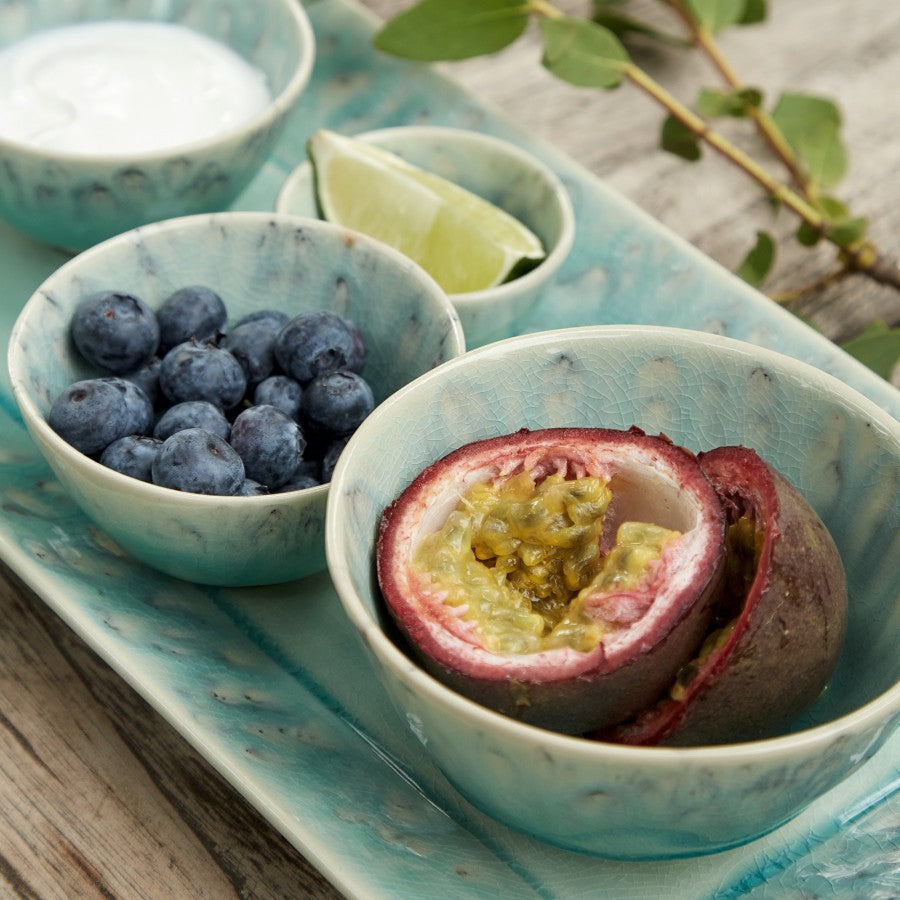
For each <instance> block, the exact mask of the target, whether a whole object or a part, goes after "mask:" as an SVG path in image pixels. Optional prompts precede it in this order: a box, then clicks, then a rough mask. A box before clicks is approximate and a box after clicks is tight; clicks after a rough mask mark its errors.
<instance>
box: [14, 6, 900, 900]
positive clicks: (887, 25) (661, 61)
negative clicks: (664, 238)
mask: <svg viewBox="0 0 900 900" xmlns="http://www.w3.org/2000/svg"><path fill="white" fill-rule="evenodd" d="M642 2H643V0H642ZM364 5H365V6H367V7H369V8H370V9H371V10H373V11H374V12H376V13H378V14H380V15H382V16H387V15H390V14H392V13H393V12H395V11H397V10H398V9H401V8H403V7H405V6H407V5H408V2H407V0H365V2H364ZM560 5H561V6H562V7H563V8H565V9H567V10H568V11H570V12H579V11H584V10H585V9H586V8H587V4H586V3H577V2H569V3H561V4H560ZM643 5H644V7H645V8H646V9H647V10H648V11H649V12H650V13H651V14H653V15H657V16H658V15H660V10H659V7H660V4H658V3H655V2H653V0H646V2H645V3H644V4H643ZM770 5H771V7H772V9H771V17H770V20H769V21H768V22H767V23H765V24H764V25H760V26H754V27H752V28H746V29H734V30H733V31H732V32H730V33H728V34H726V35H725V36H724V37H723V39H722V44H723V47H724V49H725V51H726V52H727V54H728V55H729V57H730V58H731V59H732V60H733V62H734V65H735V67H736V68H737V70H738V71H739V72H740V73H741V75H742V76H743V77H744V79H745V80H746V81H747V82H748V83H751V84H754V85H758V86H760V87H762V88H763V89H764V90H765V91H766V92H767V93H768V94H771V95H774V94H776V93H777V92H779V91H780V90H782V89H783V88H793V89H802V90H808V91H811V92H816V93H822V94H825V95H827V96H830V97H832V98H834V99H835V100H837V101H838V103H839V104H840V106H841V108H842V109H843V111H844V116H845V125H844V134H845V139H846V142H847V144H848V145H849V147H850V150H851V168H850V172H849V175H848V177H847V180H846V182H845V184H844V185H842V188H841V191H840V194H841V196H842V197H843V198H844V199H846V200H848V201H849V202H850V203H851V205H852V206H853V207H854V208H855V209H857V210H858V212H860V213H862V214H865V215H867V216H869V217H870V219H871V223H872V233H873V236H874V237H875V239H876V241H877V242H878V243H879V245H880V246H881V247H882V249H883V250H885V251H886V252H888V253H889V254H891V255H893V256H900V178H898V175H897V173H898V171H900V136H898V132H897V121H898V112H900V109H898V107H900V99H898V97H900V94H898V91H897V82H898V80H900V4H894V3H883V2H880V0H771V4H770ZM636 8H637V7H635V9H636ZM635 54H636V57H637V58H638V60H639V62H640V63H641V64H642V65H643V66H645V67H646V68H647V70H648V71H650V72H651V73H652V74H653V75H654V76H655V77H656V78H657V79H658V80H659V81H661V82H662V83H664V84H666V85H667V86H669V87H670V89H671V90H672V91H673V93H675V94H676V95H677V96H679V97H681V98H682V99H685V100H690V99H691V98H692V97H693V96H694V94H695V93H696V90H697V87H698V86H699V85H700V84H712V83H714V73H713V72H712V70H711V69H710V68H709V66H708V65H706V64H704V62H703V61H702V60H700V59H698V58H697V57H696V56H695V55H692V54H685V53H684V52H681V51H678V50H675V49H665V50H660V49H658V48H652V47H650V46H649V45H645V46H643V47H640V46H638V47H637V48H636V49H635ZM442 69H443V70H444V71H445V72H446V73H447V74H448V75H449V76H450V77H452V78H454V79H456V80H458V81H459V82H461V83H463V84H464V85H466V86H467V87H468V88H470V89H471V90H472V91H474V92H475V93H476V94H477V95H478V96H480V97H481V98H483V99H484V100H485V101H486V102H487V103H489V104H490V105H491V106H493V107H494V108H495V109H497V110H499V111H502V114H503V115H505V116H506V117H507V118H510V119H512V120H513V121H515V122H517V123H518V124H520V125H521V126H523V127H525V128H528V129H529V130H530V131H531V132H533V133H534V134H536V135H538V136H540V137H542V138H544V139H545V140H547V141H549V142H551V143H553V144H555V145H556V146H558V147H559V148H561V149H562V150H564V151H565V152H567V153H568V154H569V155H570V156H571V157H572V158H574V159H575V160H577V161H579V162H580V163H582V164H583V165H584V166H585V167H586V168H587V169H589V170H590V171H592V172H594V173H595V174H597V175H598V176H600V177H602V178H604V179H605V180H606V181H608V182H609V183H610V184H611V185H612V186H614V187H615V188H617V189H618V190H620V191H621V192H622V193H623V194H625V195H626V196H628V197H629V198H630V199H632V200H633V201H634V202H635V203H637V204H638V205H639V206H641V207H642V208H643V209H645V210H646V211H647V212H649V213H650V214H652V215H653V216H655V217H657V218H658V219H660V220H661V221H662V222H663V223H665V224H666V225H668V226H669V227H670V228H672V229H673V230H674V231H676V232H677V233H679V234H680V235H682V236H683V237H684V238H686V239H687V240H689V241H691V242H692V243H694V244H696V245H697V246H698V247H699V248H700V249H701V250H703V251H704V252H706V253H707V254H709V255H710V256H712V257H713V258H715V259H717V260H718V261H720V262H721V263H722V264H724V265H725V266H727V267H729V268H733V267H734V266H735V265H736V264H737V263H738V261H739V260H740V259H741V258H742V256H743V254H744V253H745V252H746V250H747V249H748V247H749V246H750V245H751V244H752V241H753V238H754V233H755V230H756V229H757V228H767V229H771V230H773V231H774V232H775V233H777V235H778V236H779V243H780V246H779V251H780V253H779V261H778V266H777V270H776V273H775V277H774V279H773V280H772V284H771V288H772V289H773V290H778V291H781V290H786V289H789V288H792V287H794V286H796V285H798V284H803V283H805V282H808V281H811V280H812V279H813V278H814V277H815V276H816V275H817V274H818V273H819V272H821V271H822V267H823V266H825V267H826V268H827V267H828V266H830V253H829V252H828V251H827V250H826V249H825V248H820V249H817V250H815V251H814V252H810V251H807V250H803V249H801V248H799V247H797V246H796V245H795V244H794V243H793V242H792V241H791V240H790V234H791V232H792V231H793V228H794V223H793V221H792V220H791V219H790V218H789V217H788V216H786V215H784V214H781V215H779V216H778V217H777V218H774V219H773V216H772V211H771V209H770V207H769V204H768V202H767V201H766V200H765V198H763V197H762V196H761V194H760V192H759V191H758V190H757V189H756V188H755V186H754V185H752V184H750V183H749V182H747V181H746V180H745V179H744V178H743V177H742V176H741V175H740V174H739V173H737V172H735V171H732V170H731V169H730V168H729V167H728V165H727V164H726V163H725V162H723V161H722V160H719V159H716V158H713V157H711V156H709V155H708V154H707V157H708V158H707V159H706V160H705V161H703V162H702V163H701V164H700V165H697V166H688V165H687V164H685V163H684V162H682V161H680V160H678V159H676V158H675V157H672V156H669V155H667V154H665V153H662V152H661V151H659V150H658V147H657V134H658V129H659V124H660V122H661V120H662V114H661V112H660V111H659V109H658V108H657V107H656V106H655V105H654V104H652V103H651V102H650V101H649V100H647V99H645V98H644V97H643V96H641V95H640V94H638V93H637V91H636V90H635V89H633V88H630V87H629V86H627V85H626V86H623V87H622V88H620V89H619V90H616V91H613V92H601V91H592V90H584V89H576V88H571V87H569V86H567V85H564V84H562V83H560V82H558V81H556V80H554V79H553V78H552V77H551V76H550V75H549V74H548V73H546V72H545V71H544V70H543V69H542V68H541V66H540V65H539V48H538V46H537V42H536V40H535V36H534V34H533V33H530V34H529V35H528V36H526V38H524V39H523V40H522V41H521V42H520V43H518V44H516V45H515V46H514V47H512V48H509V49H508V50H506V51H503V52H502V53H500V54H497V55H496V56H494V57H491V58H487V59H476V60H470V61H466V62H461V63H454V64H452V65H445V66H443V67H442ZM743 130H744V125H743V123H730V125H729V127H728V129H727V131H728V133H729V134H731V133H734V134H735V135H736V136H738V135H740V134H742V132H743ZM752 141H753V139H752V138H751V142H752ZM803 311H804V312H805V313H806V314H809V315H812V316H813V318H814V320H815V321H816V322H817V323H818V324H819V326H820V327H821V328H822V330H823V331H824V332H825V333H826V334H828V335H829V336H831V337H845V336H849V335H851V334H853V333H855V332H857V331H859V330H860V328H861V327H862V326H863V325H864V324H865V322H867V321H868V320H869V319H871V318H872V317H873V316H880V317H882V318H884V319H885V320H886V321H889V322H891V323H894V324H896V323H898V322H900V300H898V294H897V293H896V292H894V291H892V290H890V289H887V288H884V287H881V286H879V285H876V284H874V283H872V282H870V281H869V280H867V279H865V278H863V277H861V276H854V277H853V278H850V279H847V280H845V281H844V282H842V283H840V284H839V285H836V286H832V287H829V288H827V289H823V290H820V291H817V292H815V293H814V294H813V295H811V297H810V298H809V300H808V301H807V302H806V303H805V304H804V306H803ZM0 617H2V621H3V627H2V629H0V896H3V897H6V896H10V897H23V898H32V897H39V898H57V897H58V898H71V897H89V898H95V897H97V898H102V897H128V898H142V897H190V898H205V897H215V898H225V897H243V898H275V897H308V898H334V897H336V896H338V895H337V893H336V892H335V891H334V889H333V888H332V887H331V886H330V885H329V884H328V883H327V882H326V881H325V880H324V879H323V878H322V877H321V876H320V875H319V874H318V873H317V872H316V871H315V869H314V868H313V867H312V866H310V865H309V864H308V863H307V862H306V861H305V860H304V859H303V857H302V855H301V854H300V853H298V852H297V851H296V850H295V849H294V848H293V847H291V846H290V845H289V844H288V843H287V842H286V841H285V840H284V839H283V838H282V837H281V835H280V834H278V833H277V832H276V831H275V830H274V829H273V828H271V827H270V826H269V825H268V824H267V823H266V822H265V821H263V820H262V819H261V817H260V816H259V815H258V814H256V813H255V812H254V811H253V809H252V808H251V807H250V806H249V805H248V804H247V803H246V802H245V801H244V800H243V799H242V798H241V797H240V796H239V795H238V794H237V793H236V792H235V791H234V790H233V789H232V788H231V787H230V786H229V785H227V784H226V783H225V782H224V781H223V779H222V778H221V777H220V776H219V775H218V774H217V773H216V772H215V771H214V770H213V769H212V768H211V767H210V766H209V765H208V764H207V763H206V762H205V761H204V760H203V759H202V758H201V756H200V755H199V754H198V753H197V752H195V751H194V750H193V749H192V748H191V747H189V746H188V745H187V743H186V742H185V741H184V740H183V739H182V738H181V737H180V736H179V735H178V734H176V733H175V732H174V730H173V729H172V728H171V727H170V726H169V725H168V724H167V723H166V722H165V721H164V720H162V718H161V717H160V716H158V715H157V714H156V713H155V712H154V711H153V710H152V709H151V708H150V707H149V706H148V705H147V704H146V703H145V702H144V701H143V700H142V699H141V698H140V697H139V696H138V695H137V694H136V693H135V692H134V691H133V690H132V689H131V688H130V687H129V686H128V685H126V684H125V682H124V681H123V680H122V679H121V678H120V677H119V676H118V675H117V674H116V673H115V672H113V671H112V670H111V669H110V668H109V667H108V666H106V665H105V664H104V663H103V662H102V661H101V660H99V659H98V658H97V657H96V656H95V654H94V653H93V652H92V651H91V650H90V649H89V648H88V647H87V646H85V644H84V643H83V642H82V641H81V640H80V639H79V638H78V637H76V636H75V635H74V634H73V633H72V632H71V631H70V629H69V628H68V627H67V626H66V625H65V624H64V623H63V622H61V621H60V620H59V619H58V618H57V617H56V616H55V614H54V613H52V612H51V611H50V610H49V609H48V608H47V607H46V606H45V605H44V604H43V603H42V601H41V600H40V599H39V598H37V597H35V596H34V594H33V593H32V592H31V591H30V590H29V589H28V588H27V587H26V586H25V585H23V584H22V583H21V582H20V581H19V580H18V579H17V578H16V577H15V576H14V575H13V574H11V573H10V572H9V571H8V570H6V569H5V568H0Z"/></svg>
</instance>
